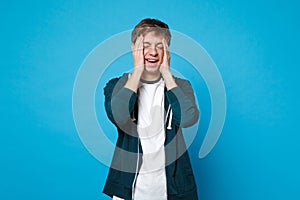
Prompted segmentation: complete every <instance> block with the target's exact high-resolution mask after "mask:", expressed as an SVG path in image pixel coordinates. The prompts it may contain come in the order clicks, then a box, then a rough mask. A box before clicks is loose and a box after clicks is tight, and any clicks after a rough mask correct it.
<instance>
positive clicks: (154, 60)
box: [145, 58, 158, 64]
mask: <svg viewBox="0 0 300 200" xmlns="http://www.w3.org/2000/svg"><path fill="white" fill-rule="evenodd" d="M145 60H146V61H147V62H148V63H153V64H154V63H157V62H158V59H152V58H146V59H145Z"/></svg>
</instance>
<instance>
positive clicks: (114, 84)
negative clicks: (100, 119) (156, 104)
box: [104, 78, 137, 128]
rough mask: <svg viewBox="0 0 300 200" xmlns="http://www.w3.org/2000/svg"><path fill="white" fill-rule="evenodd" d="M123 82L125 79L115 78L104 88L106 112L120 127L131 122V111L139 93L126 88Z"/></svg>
mask: <svg viewBox="0 0 300 200" xmlns="http://www.w3.org/2000/svg"><path fill="white" fill-rule="evenodd" d="M123 82H124V80H122V79H120V78H115V79H112V80H110V81H109V82H108V83H107V84H106V86H105V88H104V96H105V103H104V104H105V110H106V114H107V116H108V118H109V119H110V121H111V122H112V123H114V124H115V125H116V126H118V127H119V128H122V126H124V125H125V124H128V123H129V122H131V116H130V113H131V112H132V111H133V109H134V105H135V102H136V99H137V94H136V93H135V92H133V91H132V90H130V89H128V88H124V83H123ZM131 123H132V122H131Z"/></svg>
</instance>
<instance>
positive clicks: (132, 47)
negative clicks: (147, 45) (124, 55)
mask: <svg viewBox="0 0 300 200" xmlns="http://www.w3.org/2000/svg"><path fill="white" fill-rule="evenodd" d="M131 50H132V51H133V50H134V44H133V43H131Z"/></svg>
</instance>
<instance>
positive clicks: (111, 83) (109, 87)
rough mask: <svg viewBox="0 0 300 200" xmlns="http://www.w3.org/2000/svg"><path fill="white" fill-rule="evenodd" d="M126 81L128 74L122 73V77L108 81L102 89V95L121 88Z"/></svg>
mask: <svg viewBox="0 0 300 200" xmlns="http://www.w3.org/2000/svg"><path fill="white" fill-rule="evenodd" d="M127 79H128V73H124V74H123V75H122V76H119V77H115V78H112V79H110V80H109V81H108V82H107V83H106V85H105V87H104V93H110V92H112V90H113V89H114V88H115V87H117V88H121V87H123V86H124V85H125V83H126V81H127Z"/></svg>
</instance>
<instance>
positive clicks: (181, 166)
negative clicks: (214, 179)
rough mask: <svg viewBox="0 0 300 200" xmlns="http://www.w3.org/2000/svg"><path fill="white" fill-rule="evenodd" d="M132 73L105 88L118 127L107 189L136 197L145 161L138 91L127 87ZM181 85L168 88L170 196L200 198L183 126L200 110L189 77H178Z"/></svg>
mask: <svg viewBox="0 0 300 200" xmlns="http://www.w3.org/2000/svg"><path fill="white" fill-rule="evenodd" d="M127 80H128V74H124V75H123V76H121V77H119V78H114V79H112V80H110V81H109V82H108V83H107V84H106V87H105V88H104V95H105V109H106V112H107V116H108V118H109V119H110V120H111V121H112V123H113V124H114V125H115V126H116V128H117V130H118V140H117V143H116V148H115V152H114V156H113V160H112V163H111V167H110V170H109V174H108V176H107V180H106V184H105V186H104V189H103V192H104V193H105V194H107V195H109V196H111V197H112V196H113V195H115V196H118V197H120V198H124V199H125V200H131V199H132V190H133V187H134V186H133V185H134V181H135V177H136V175H137V173H138V171H139V167H140V166H141V163H142V148H141V144H140V142H139V138H138V134H137V127H136V125H137V119H138V117H137V113H138V106H137V98H138V94H137V93H135V92H133V91H131V90H130V89H127V88H124V85H125V83H126V82H127ZM175 81H176V83H177V85H178V87H175V88H172V89H171V90H167V89H166V88H165V111H166V112H165V113H166V114H165V119H166V124H165V134H166V135H165V138H166V139H165V158H166V160H165V162H166V167H165V170H166V179H167V195H168V200H197V199H198V196H197V187H196V183H195V178H194V174H193V170H192V167H191V163H190V159H189V155H188V151H186V145H185V142H184V138H183V135H182V130H181V127H188V126H191V125H193V124H195V123H196V122H197V121H198V118H199V111H198V108H197V105H196V103H195V97H194V91H193V89H192V87H191V85H190V83H189V82H188V81H187V80H184V79H180V78H176V77H175Z"/></svg>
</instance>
